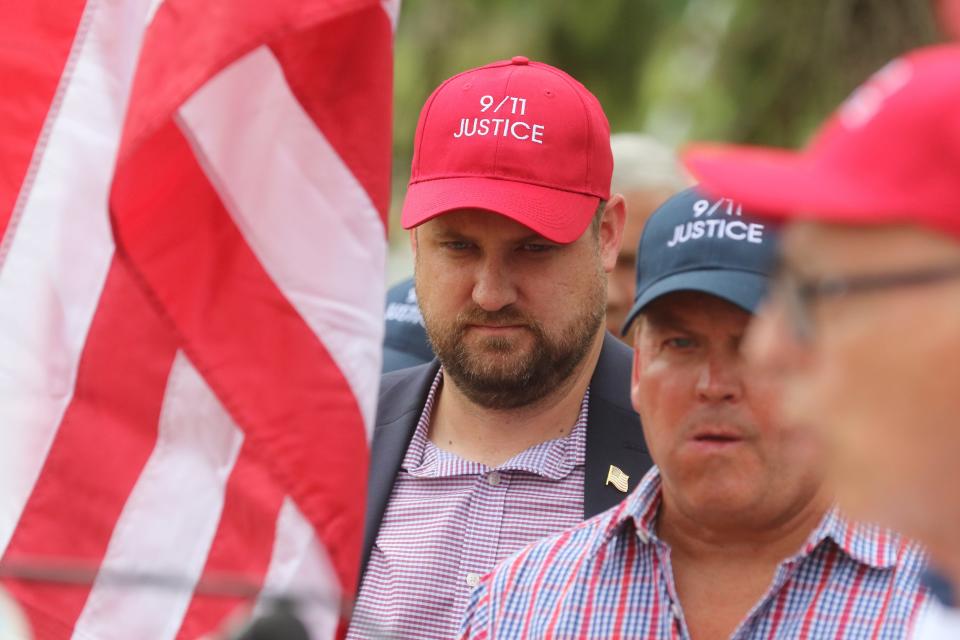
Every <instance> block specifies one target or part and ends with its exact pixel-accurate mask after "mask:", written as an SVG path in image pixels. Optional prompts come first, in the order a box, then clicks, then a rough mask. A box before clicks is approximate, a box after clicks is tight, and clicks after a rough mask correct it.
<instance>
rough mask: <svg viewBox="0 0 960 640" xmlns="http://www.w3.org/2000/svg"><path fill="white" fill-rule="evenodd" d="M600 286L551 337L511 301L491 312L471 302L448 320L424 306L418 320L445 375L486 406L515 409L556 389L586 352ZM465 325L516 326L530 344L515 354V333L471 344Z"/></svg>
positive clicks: (599, 317) (601, 310) (596, 321)
mask: <svg viewBox="0 0 960 640" xmlns="http://www.w3.org/2000/svg"><path fill="white" fill-rule="evenodd" d="M604 291H605V289H604V288H603V286H602V284H601V285H600V286H599V287H597V289H596V293H595V294H593V295H591V296H590V298H589V300H587V301H586V302H587V304H586V305H585V306H584V307H583V311H582V313H581V314H580V315H578V316H577V317H576V318H574V319H573V321H572V322H571V323H570V324H569V325H568V326H566V327H563V329H562V330H560V331H558V332H557V336H556V337H553V336H548V335H547V333H546V331H545V330H544V329H543V326H542V325H541V324H540V323H539V322H537V321H535V320H533V319H532V318H528V317H527V316H525V315H524V314H523V313H521V312H520V311H519V310H517V309H516V308H514V307H513V306H508V307H504V308H503V309H500V310H498V311H493V312H490V311H484V310H483V309H480V308H479V307H477V306H475V305H474V306H471V307H470V308H469V309H467V310H465V311H463V312H461V313H460V314H458V315H457V317H456V319H455V320H454V322H453V323H452V324H448V325H441V324H440V323H439V322H437V321H436V320H435V319H433V318H430V315H431V314H430V313H429V309H427V308H424V309H423V319H424V324H425V325H426V328H427V336H428V337H429V339H430V344H431V345H432V346H433V350H434V353H436V354H437V357H438V358H439V359H440V362H441V363H442V364H443V369H444V374H445V375H449V376H450V377H451V378H452V379H453V381H454V382H455V383H456V385H457V387H458V388H459V389H460V390H461V391H463V393H464V395H466V396H467V398H469V399H470V400H471V401H473V402H475V403H476V404H478V405H480V406H482V407H485V408H487V409H516V408H518V407H523V406H527V405H530V404H533V403H536V402H537V401H539V400H542V399H543V398H545V397H547V396H548V395H550V394H551V393H552V392H555V391H557V389H559V388H560V387H561V386H562V384H563V383H564V382H565V381H566V380H567V379H568V378H569V377H570V376H571V375H572V374H573V372H574V370H575V369H576V368H577V365H579V364H580V363H581V362H582V361H583V359H584V358H585V357H586V355H587V353H588V352H589V351H590V346H591V344H592V343H593V340H594V338H595V336H596V335H597V331H598V330H599V328H600V326H601V325H602V324H603V320H604V314H605V305H604V297H605V296H604ZM468 325H487V326H506V325H511V326H516V325H520V326H522V327H524V329H522V331H525V332H528V333H529V334H531V335H532V336H533V344H532V346H530V348H529V351H527V352H525V353H518V350H517V345H516V344H515V343H516V338H513V337H511V338H507V337H500V336H489V337H483V338H480V339H476V338H474V339H473V340H472V341H471V343H470V344H471V345H472V348H471V347H470V346H468V345H467V342H466V341H465V337H466V334H467V333H468V331H469V330H468V329H467V327H468ZM524 342H527V343H528V342H529V341H528V340H524Z"/></svg>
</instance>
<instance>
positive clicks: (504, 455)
mask: <svg viewBox="0 0 960 640" xmlns="http://www.w3.org/2000/svg"><path fill="white" fill-rule="evenodd" d="M603 337H604V331H602V330H601V331H599V332H598V333H597V335H596V336H595V337H594V341H593V344H592V345H591V347H590V350H589V351H588V352H587V355H586V357H584V359H583V361H582V362H581V363H580V364H579V365H578V366H577V368H576V369H575V370H574V372H573V373H572V374H571V375H570V377H568V378H567V379H566V380H565V381H564V382H563V384H561V385H559V386H558V387H557V389H555V390H554V391H553V392H552V393H550V394H549V395H547V396H545V397H544V398H541V399H540V400H539V401H537V402H536V403H533V404H530V405H526V406H523V407H518V408H516V409H505V410H499V409H489V408H486V407H482V406H480V405H478V404H476V403H475V402H473V401H472V400H470V399H469V398H468V397H467V396H466V395H465V394H464V393H463V391H462V390H460V389H459V388H458V387H457V385H456V382H455V381H454V380H453V379H451V378H450V377H449V376H446V377H444V380H443V388H442V390H441V393H440V396H439V398H438V399H437V403H436V405H435V406H434V410H433V416H432V417H431V420H430V440H431V441H432V442H433V443H434V444H435V445H437V446H438V447H440V448H441V449H444V450H446V451H450V452H452V453H455V454H457V455H458V456H460V457H461V458H463V459H465V460H472V461H474V462H480V463H482V464H485V465H487V466H489V467H497V466H499V465H501V464H503V463H504V462H506V461H507V460H509V459H510V458H512V457H514V456H515V455H517V454H518V453H520V452H522V451H525V450H526V449H529V448H530V447H532V446H535V445H538V444H540V443H541V442H546V441H548V440H553V439H555V438H562V437H565V436H566V435H568V434H569V433H570V431H571V430H572V429H573V426H574V425H575V424H576V422H577V417H578V416H579V414H580V406H581V403H582V401H583V395H584V393H586V391H587V387H588V386H589V385H590V378H591V377H592V376H593V371H594V369H595V368H596V365H597V360H598V359H599V358H600V349H601V348H602V346H603Z"/></svg>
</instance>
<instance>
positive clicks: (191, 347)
mask: <svg viewBox="0 0 960 640" xmlns="http://www.w3.org/2000/svg"><path fill="white" fill-rule="evenodd" d="M111 211H112V215H113V218H114V228H115V232H116V235H117V240H118V251H120V252H121V253H123V254H124V256H125V258H126V259H127V260H128V261H129V262H130V264H132V265H134V266H135V268H136V269H137V271H138V272H139V273H140V274H141V275H142V278H143V281H144V284H145V286H146V287H147V288H148V289H149V290H150V291H151V292H152V295H153V296H154V297H155V299H156V300H157V302H158V304H159V306H160V308H161V309H162V310H163V312H164V313H166V314H168V315H169V316H170V318H171V319H172V320H173V323H174V324H175V325H176V327H177V331H178V332H179V334H180V335H181V336H182V344H183V349H184V351H185V352H186V353H187V355H188V356H189V358H190V361H191V362H192V363H193V364H194V365H195V366H196V368H197V370H198V371H199V372H200V373H201V375H202V376H203V377H204V379H205V380H206V381H207V382H208V383H209V384H210V386H211V388H212V389H213V390H214V392H215V393H216V395H217V397H218V398H219V399H220V401H221V402H222V403H223V406H224V407H225V408H226V409H227V411H228V412H229V413H230V414H231V416H232V417H233V418H234V420H235V421H236V423H237V424H238V425H239V426H240V427H241V428H242V429H243V430H244V432H245V434H246V437H247V438H248V439H249V440H250V445H251V446H253V447H254V448H255V450H256V451H258V453H260V454H261V455H262V458H263V459H264V460H268V461H269V464H270V469H271V472H272V474H273V476H274V477H275V478H276V479H277V480H278V481H279V483H280V485H281V487H283V488H284V489H285V490H286V491H287V493H289V494H290V496H291V497H292V498H293V499H294V501H295V502H296V503H297V506H298V507H299V508H300V510H301V512H302V513H303V514H304V515H305V516H306V518H307V519H308V520H309V521H310V522H311V524H312V525H313V526H314V528H315V529H316V531H317V533H318V535H319V537H320V540H321V542H322V543H323V544H324V545H325V546H326V548H327V550H328V552H329V554H330V558H331V562H332V564H333V566H334V569H335V571H336V573H337V577H338V579H339V581H340V584H341V586H342V587H343V589H344V590H345V592H347V593H352V592H353V590H354V589H355V587H356V579H357V571H358V565H359V552H360V536H359V533H358V532H360V531H362V529H363V502H364V494H365V489H366V474H367V443H366V437H365V431H364V425H363V418H362V416H361V413H360V409H359V407H358V405H357V402H356V399H355V398H354V396H353V392H352V390H351V388H350V386H349V384H348V383H347V381H346V380H345V379H344V377H343V375H342V373H341V372H340V370H339V369H338V368H337V366H336V363H335V362H334V361H333V359H332V358H331V357H330V354H329V353H328V352H327V350H326V348H325V347H324V346H323V344H322V343H321V342H320V341H319V340H318V339H317V337H316V336H315V335H314V334H313V332H312V331H311V329H310V328H309V327H308V326H307V325H306V323H305V322H304V321H303V319H302V318H301V317H300V316H299V315H298V314H297V312H296V310H295V309H294V308H293V306H292V305H291V304H290V302H289V301H288V300H287V299H286V298H285V297H284V295H283V293H282V292H281V291H279V290H278V289H277V287H276V285H275V284H274V283H273V281H272V280H271V279H270V277H269V275H268V274H267V273H266V272H265V271H264V269H263V267H262V265H261V264H260V263H259V261H258V260H257V257H256V256H255V255H254V254H253V252H252V251H251V250H250V248H249V247H248V246H247V244H246V242H245V241H244V239H243V237H242V235H241V234H240V232H239V231H238V229H237V228H236V226H235V224H234V222H233V220H232V218H231V217H230V215H229V213H228V212H227V211H226V209H224V207H223V204H222V203H221V201H220V198H219V196H218V194H217V193H216V191H214V189H213V187H212V186H211V185H210V183H209V181H208V180H207V177H206V175H205V174H204V173H203V170H202V169H201V167H200V165H199V164H198V163H197V160H196V158H195V157H194V155H193V152H192V150H191V148H190V146H189V145H188V143H187V141H186V139H185V138H184V136H183V134H182V133H181V131H180V130H179V128H178V127H177V126H176V125H175V124H174V122H173V121H172V120H171V121H168V123H167V124H166V125H165V126H163V127H161V128H159V129H158V130H157V131H156V132H155V134H154V135H153V136H152V137H151V138H150V139H149V140H148V141H144V143H143V144H141V145H139V146H137V147H135V148H133V149H132V150H131V151H130V152H129V153H128V155H127V156H126V157H125V159H124V161H123V162H122V163H121V164H120V165H119V166H118V168H117V173H116V177H115V181H114V186H113V192H112V198H111ZM330 213H331V215H332V214H333V212H330Z"/></svg>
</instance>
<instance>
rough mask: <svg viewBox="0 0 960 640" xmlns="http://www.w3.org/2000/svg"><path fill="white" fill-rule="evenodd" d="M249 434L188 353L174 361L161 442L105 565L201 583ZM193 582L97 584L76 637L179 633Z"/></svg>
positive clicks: (157, 639) (158, 637)
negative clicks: (131, 587) (133, 593)
mask: <svg viewBox="0 0 960 640" xmlns="http://www.w3.org/2000/svg"><path fill="white" fill-rule="evenodd" d="M242 443H243V434H242V433H241V432H240V431H239V430H238V429H237V428H236V426H235V425H234V424H233V421H232V420H231V419H230V417H229V416H228V415H227V413H226V411H225V410H224V409H223V407H222V406H221V405H220V402H219V401H218V400H217V398H216V396H214V395H213V392H212V391H210V389H209V388H208V387H207V385H206V384H205V383H204V381H203V379H202V378H201V377H200V375H199V374H198V373H197V371H196V370H195V369H194V368H193V366H192V365H191V364H190V362H189V361H187V359H186V357H184V356H183V354H182V353H180V354H178V355H177V357H176V359H175V360H174V364H173V368H172V370H171V372H170V377H169V380H168V383H167V389H166V392H165V394H164V398H163V408H162V410H161V413H160V424H159V435H158V437H157V442H156V446H155V447H154V449H153V453H152V454H151V456H150V460H149V461H148V462H147V465H146V467H145V468H144V469H143V472H142V473H141V474H140V477H139V479H138V480H137V484H136V486H135V487H134V489H133V491H132V493H131V494H130V497H129V498H128V500H127V502H126V505H125V506H124V509H123V512H122V513H121V514H120V517H119V519H118V520H117V523H116V527H115V528H114V534H113V537H112V538H111V539H110V545H109V547H108V549H107V553H106V554H105V556H104V558H103V566H104V567H107V568H109V569H111V570H113V571H123V572H127V573H129V574H147V575H151V574H152V575H165V576H171V577H175V578H176V579H177V581H178V582H179V581H184V582H185V583H186V582H188V581H189V582H194V583H195V582H196V580H197V579H198V577H199V575H200V573H201V571H202V570H203V566H204V564H205V561H206V557H207V554H208V552H209V550H210V543H211V541H212V540H213V537H214V534H215V532H216V530H217V524H218V522H219V520H220V513H221V511H222V508H223V496H224V490H225V487H226V484H227V480H228V478H229V476H230V473H231V471H232V469H233V466H234V463H235V462H236V459H237V454H238V453H239V451H240V446H241V444H242ZM192 595H193V591H192V585H189V586H186V585H185V587H184V588H179V587H177V588H172V589H156V588H153V589H151V588H145V587H144V588H141V589H140V590H139V592H138V593H137V597H136V598H130V594H129V592H128V590H127V589H120V588H118V586H117V585H116V584H111V583H110V581H109V580H107V581H105V582H104V581H101V580H100V579H99V578H98V579H97V581H96V583H94V585H93V589H92V590H91V592H90V596H89V597H88V598H87V603H86V606H85V607H84V610H83V613H82V614H81V615H80V618H79V620H78V621H77V624H76V629H75V632H74V637H75V638H99V639H102V640H110V639H116V640H126V639H128V638H151V639H154V640H164V639H165V638H173V637H174V636H175V635H176V632H177V630H178V629H179V627H180V620H181V619H182V617H183V614H184V613H185V612H186V610H187V607H188V606H189V604H190V600H191V598H192Z"/></svg>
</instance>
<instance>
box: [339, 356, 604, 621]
mask: <svg viewBox="0 0 960 640" xmlns="http://www.w3.org/2000/svg"><path fill="white" fill-rule="evenodd" d="M442 372H443V370H442V369H441V371H440V372H438V373H437V377H436V378H435V379H434V381H433V385H432V386H431V388H430V392H429V394H428V395H427V401H426V403H425V404H424V407H423V411H422V413H421V415H420V420H419V422H418V423H417V426H416V428H415V430H414V434H413V437H412V439H411V441H410V445H409V446H408V447H407V453H406V455H405V456H404V459H403V462H402V464H401V466H400V472H399V473H398V474H397V479H396V482H395V483H394V486H393V493H392V494H391V496H390V502H389V504H388V505H387V509H386V511H385V512H384V515H383V520H382V522H381V525H380V531H379V533H378V534H377V540H376V543H375V545H374V547H373V550H372V552H371V554H370V562H369V564H368V565H367V570H366V573H365V574H364V577H363V584H362V585H361V587H360V593H359V595H358V596H357V602H356V606H355V608H354V615H353V621H352V623H351V625H350V629H349V633H348V637H349V638H387V637H388V638H404V639H408V638H409V639H416V638H447V639H449V638H453V637H455V636H456V633H457V627H458V626H459V624H460V620H461V619H462V618H463V612H464V611H465V610H466V607H467V602H468V601H469V599H470V593H471V591H473V589H474V588H475V587H476V586H477V584H478V583H479V582H480V578H481V577H482V576H483V575H484V574H486V573H488V572H490V571H492V570H493V568H494V567H495V566H496V564H497V562H499V561H500V560H503V559H504V558H506V557H507V556H509V555H510V554H512V553H514V552H515V551H517V550H519V549H522V548H523V547H525V546H526V545H528V544H530V543H531V542H533V541H535V540H539V539H540V538H543V537H544V536H547V535H550V534H551V533H556V532H557V531H562V530H563V529H566V528H567V527H571V526H573V525H575V524H577V523H578V522H581V521H582V520H583V478H584V461H585V459H586V428H587V411H588V408H589V401H590V391H589V390H587V392H586V394H584V397H583V400H582V402H581V403H580V413H579V416H578V419H577V422H576V424H575V425H574V426H573V428H572V430H571V431H570V433H569V434H568V435H567V436H566V437H563V438H558V439H556V440H550V441H548V442H543V443H541V444H538V445H536V446H533V447H531V448H529V449H527V450H526V451H523V452H521V453H519V454H518V455H516V456H514V457H513V458H511V459H510V460H508V461H507V462H505V463H503V464H502V465H500V466H499V467H497V468H496V469H491V468H489V467H487V466H486V465H483V464H480V463H477V462H470V461H468V460H464V459H462V458H460V457H458V456H456V455H454V454H452V453H450V452H447V451H444V450H443V449H440V448H438V447H437V446H435V445H434V444H433V443H432V442H431V441H430V438H429V426H430V417H431V414H432V412H433V406H434V401H435V400H436V397H437V393H438V390H439V389H440V385H441V383H442V380H443V377H442Z"/></svg>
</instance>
